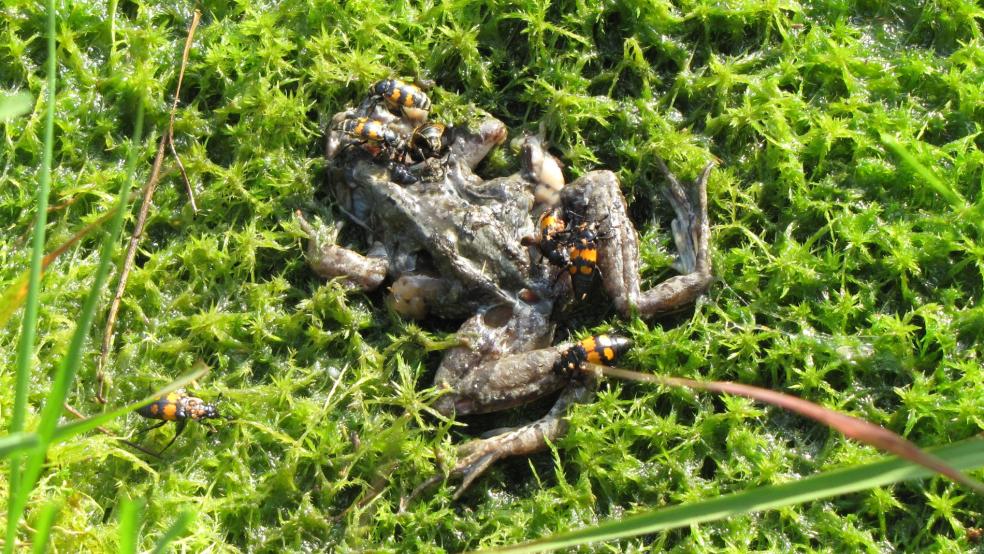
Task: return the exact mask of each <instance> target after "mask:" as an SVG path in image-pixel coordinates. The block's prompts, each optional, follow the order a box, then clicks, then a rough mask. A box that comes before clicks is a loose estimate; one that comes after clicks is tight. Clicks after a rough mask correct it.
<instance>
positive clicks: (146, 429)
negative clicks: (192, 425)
mask: <svg viewBox="0 0 984 554" xmlns="http://www.w3.org/2000/svg"><path fill="white" fill-rule="evenodd" d="M165 423H167V420H164V421H161V422H158V423H155V424H153V425H148V426H147V427H144V428H143V429H141V430H139V431H137V434H136V435H133V438H138V437H142V436H144V435H146V434H147V433H149V432H150V431H153V430H154V429H157V428H158V427H160V426H162V425H164V424H165Z"/></svg>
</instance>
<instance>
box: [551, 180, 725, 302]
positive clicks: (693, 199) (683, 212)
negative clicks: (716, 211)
mask: <svg viewBox="0 0 984 554" xmlns="http://www.w3.org/2000/svg"><path fill="white" fill-rule="evenodd" d="M657 164H658V166H659V168H660V169H661V171H662V172H663V173H664V175H665V176H666V180H667V182H668V184H667V186H666V187H665V188H664V190H663V193H664V195H665V196H666V197H667V199H668V200H669V202H670V205H671V206H672V208H673V211H674V213H675V214H676V217H675V218H674V220H673V221H672V223H671V230H672V233H673V240H674V242H675V243H676V248H677V253H678V257H677V260H676V262H674V264H673V267H674V269H676V270H677V271H679V272H680V273H681V274H682V275H677V276H674V277H671V278H669V279H667V280H666V281H664V282H662V283H660V284H659V285H657V286H655V287H653V288H651V289H648V290H645V291H643V290H640V284H639V237H638V235H637V233H636V230H635V227H634V226H633V224H632V221H631V220H630V219H629V216H628V213H627V210H626V206H625V199H624V197H623V196H622V192H621V190H620V189H619V185H618V179H617V178H616V177H615V174H614V173H612V172H610V171H595V172H592V173H589V174H588V175H585V176H584V177H582V178H580V179H578V180H577V181H575V182H574V183H572V184H570V185H568V186H567V187H566V188H565V189H564V190H563V192H562V193H561V199H562V202H563V204H564V208H565V210H566V211H567V212H568V213H571V214H576V215H577V216H578V217H580V218H583V221H585V222H587V223H589V224H591V225H594V226H595V229H596V233H597V237H598V249H597V269H598V270H599V272H600V273H601V280H602V284H603V286H604V289H605V292H606V293H608V295H609V296H610V297H611V299H612V302H613V304H614V305H615V308H616V309H617V310H618V312H619V313H620V314H622V315H623V316H628V315H629V314H630V313H631V312H632V311H633V310H636V311H637V312H638V313H639V315H641V316H642V317H650V316H652V315H654V314H657V313H660V312H666V311H671V310H674V309H677V308H679V307H681V306H683V305H686V304H688V303H690V302H693V301H694V300H695V299H696V298H697V297H698V296H699V295H700V294H702V293H703V292H704V291H705V290H707V287H708V286H709V285H710V284H711V281H712V279H713V276H712V275H711V258H710V246H709V237H710V225H709V223H708V217H707V178H708V176H709V175H710V171H711V168H712V167H713V165H712V164H708V165H707V166H706V167H705V168H704V170H703V171H702V172H701V175H700V177H698V179H697V180H696V181H695V182H694V184H693V187H692V190H691V191H690V194H688V192H687V191H686V190H685V189H684V187H683V186H682V185H681V184H680V182H679V181H678V180H677V179H676V177H674V176H673V174H672V173H670V171H669V170H668V169H667V168H666V165H665V164H663V162H662V161H661V160H657Z"/></svg>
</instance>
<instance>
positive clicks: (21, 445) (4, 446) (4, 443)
mask: <svg viewBox="0 0 984 554" xmlns="http://www.w3.org/2000/svg"><path fill="white" fill-rule="evenodd" d="M37 445H38V436H37V435H36V434H35V433H25V432H23V431H18V432H16V433H11V434H9V435H7V436H5V437H0V460H2V459H3V458H6V457H7V456H10V455H12V454H14V453H17V452H24V451H26V450H30V449H32V448H34V447H35V446H37Z"/></svg>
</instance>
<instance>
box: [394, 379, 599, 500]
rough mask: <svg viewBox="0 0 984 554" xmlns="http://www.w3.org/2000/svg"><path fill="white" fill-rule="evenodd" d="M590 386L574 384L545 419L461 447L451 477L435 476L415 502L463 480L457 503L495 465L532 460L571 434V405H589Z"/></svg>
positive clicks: (415, 490)
mask: <svg viewBox="0 0 984 554" xmlns="http://www.w3.org/2000/svg"><path fill="white" fill-rule="evenodd" d="M589 385H590V382H585V383H572V384H571V385H570V386H568V387H567V388H566V389H565V390H564V392H562V393H561V395H560V398H558V399H557V402H556V403H555V404H554V406H553V408H551V409H550V412H549V413H548V414H547V415H545V416H544V417H542V418H540V419H538V420H536V421H534V422H531V423H529V424H527V425H523V426H521V427H514V428H506V429H499V430H496V431H495V433H496V434H495V435H494V436H490V437H485V438H480V439H475V440H472V441H470V442H467V443H465V444H463V445H461V446H460V447H458V461H457V463H456V464H455V466H454V467H453V468H451V471H449V472H448V473H447V475H435V476H433V477H431V478H429V479H427V480H426V481H424V482H423V483H421V484H420V486H418V487H417V488H416V489H414V491H413V493H412V494H411V498H413V497H416V496H417V495H418V494H420V493H421V492H423V491H424V490H426V489H428V488H429V487H431V486H433V485H435V484H437V483H440V482H441V481H443V480H445V479H458V478H460V479H461V484H460V485H459V486H458V488H457V489H456V490H455V492H454V496H453V497H452V498H453V499H454V500H457V499H459V498H460V497H461V495H462V494H464V492H465V491H466V490H467V489H468V487H469V486H471V484H472V483H473V482H474V481H475V479H477V478H478V477H479V476H481V475H482V474H483V473H485V470H487V469H488V468H489V467H490V466H491V465H492V464H494V463H495V462H497V461H499V460H501V459H503V458H507V457H509V456H528V455H530V454H533V453H536V452H539V451H541V450H543V449H545V448H546V447H547V445H548V444H549V443H550V442H553V441H555V440H557V439H558V438H560V437H562V436H563V435H564V433H565V432H566V431H567V422H566V421H565V420H564V415H565V414H566V413H567V410H568V409H569V408H570V406H571V405H573V404H576V403H581V402H584V401H586V400H587V399H588V398H589V397H590V396H591V392H592V388H591V387H590V386H589Z"/></svg>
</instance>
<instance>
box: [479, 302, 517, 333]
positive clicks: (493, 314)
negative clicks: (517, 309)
mask: <svg viewBox="0 0 984 554" xmlns="http://www.w3.org/2000/svg"><path fill="white" fill-rule="evenodd" d="M512 316H513V308H512V306H510V305H509V304H500V305H498V306H496V307H494V308H491V309H489V310H488V311H486V312H485V314H484V315H482V323H485V325H486V326H488V327H490V328H492V329H497V328H499V327H502V326H503V325H505V324H507V323H509V320H510V319H512Z"/></svg>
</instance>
